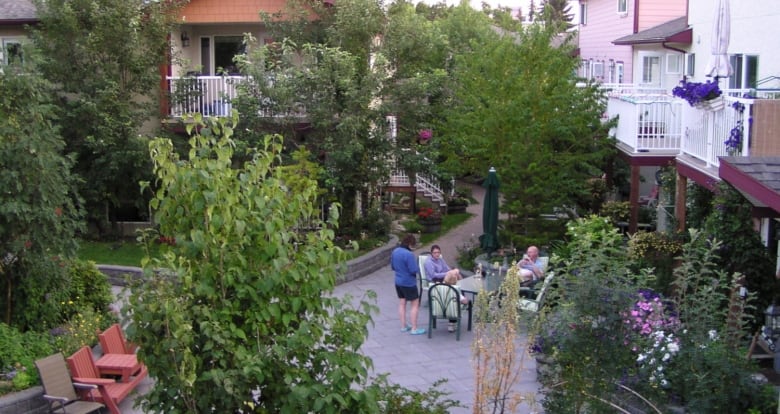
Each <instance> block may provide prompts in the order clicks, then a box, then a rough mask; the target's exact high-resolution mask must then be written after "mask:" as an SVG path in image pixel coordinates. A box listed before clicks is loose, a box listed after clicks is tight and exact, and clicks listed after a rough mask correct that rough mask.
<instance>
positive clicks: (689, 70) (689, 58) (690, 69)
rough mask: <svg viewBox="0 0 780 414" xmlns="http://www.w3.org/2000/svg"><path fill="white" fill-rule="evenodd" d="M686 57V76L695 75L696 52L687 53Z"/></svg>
mask: <svg viewBox="0 0 780 414" xmlns="http://www.w3.org/2000/svg"><path fill="white" fill-rule="evenodd" d="M685 58H686V62H685V76H693V73H694V71H695V70H696V54H695V53H691V54H687V55H685Z"/></svg>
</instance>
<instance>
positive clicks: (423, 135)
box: [418, 129, 433, 141]
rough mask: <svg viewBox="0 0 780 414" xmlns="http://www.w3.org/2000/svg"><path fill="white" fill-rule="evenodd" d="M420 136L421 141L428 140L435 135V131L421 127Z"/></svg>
mask: <svg viewBox="0 0 780 414" xmlns="http://www.w3.org/2000/svg"><path fill="white" fill-rule="evenodd" d="M418 136H419V137H420V140H421V141H427V140H429V139H431V138H432V137H433V131H431V130H430V129H421V130H420V132H419V134H418Z"/></svg>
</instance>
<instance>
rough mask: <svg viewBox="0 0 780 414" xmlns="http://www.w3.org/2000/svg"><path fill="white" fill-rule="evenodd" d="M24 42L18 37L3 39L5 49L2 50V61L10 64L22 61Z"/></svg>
mask: <svg viewBox="0 0 780 414" xmlns="http://www.w3.org/2000/svg"><path fill="white" fill-rule="evenodd" d="M22 61H23V59H22V42H21V41H19V40H18V39H3V50H2V51H0V63H2V64H3V65H8V64H11V63H20V62H22Z"/></svg>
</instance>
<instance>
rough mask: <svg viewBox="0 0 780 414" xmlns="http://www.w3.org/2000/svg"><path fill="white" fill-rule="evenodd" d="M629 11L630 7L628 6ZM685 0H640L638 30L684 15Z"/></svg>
mask: <svg viewBox="0 0 780 414" xmlns="http://www.w3.org/2000/svg"><path fill="white" fill-rule="evenodd" d="M629 11H630V7H629ZM685 13H686V0H641V1H640V2H639V28H638V29H639V31H642V30H645V29H649V28H651V27H653V26H658V25H659V24H661V23H665V22H668V21H669V20H674V19H676V18H678V17H680V16H685Z"/></svg>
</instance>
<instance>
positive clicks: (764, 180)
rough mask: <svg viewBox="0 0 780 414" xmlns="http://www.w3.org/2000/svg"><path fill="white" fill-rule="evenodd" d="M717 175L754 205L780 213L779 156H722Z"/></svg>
mask: <svg viewBox="0 0 780 414" xmlns="http://www.w3.org/2000/svg"><path fill="white" fill-rule="evenodd" d="M718 175H720V177H721V178H722V179H724V180H726V181H728V182H729V183H730V184H731V185H733V186H734V188H736V189H737V190H739V192H741V193H742V194H743V195H744V196H745V197H746V198H747V199H748V200H749V201H750V202H751V203H752V204H753V205H754V206H756V207H769V208H771V209H772V210H775V211H777V212H778V213H780V157H722V158H721V159H720V167H719V169H718Z"/></svg>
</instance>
